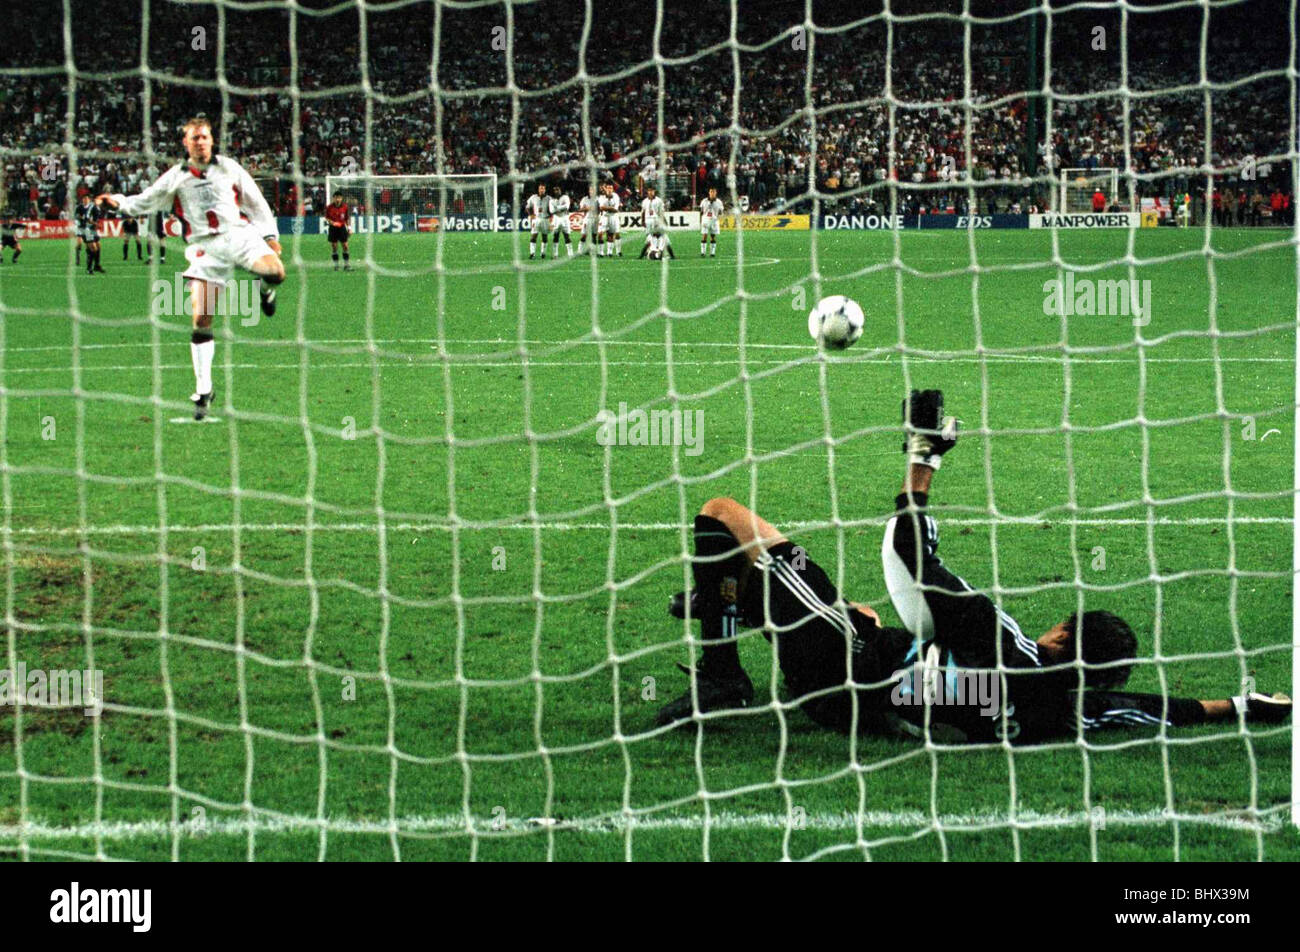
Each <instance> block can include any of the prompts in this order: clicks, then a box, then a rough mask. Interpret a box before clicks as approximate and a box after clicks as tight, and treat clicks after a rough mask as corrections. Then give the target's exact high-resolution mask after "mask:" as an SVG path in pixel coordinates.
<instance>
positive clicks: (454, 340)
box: [5, 329, 1292, 367]
mask: <svg viewBox="0 0 1300 952" xmlns="http://www.w3.org/2000/svg"><path fill="white" fill-rule="evenodd" d="M615 332H616V331H613V332H607V336H605V337H604V338H602V339H600V340H595V339H593V338H583V339H580V340H572V339H566V338H544V337H526V338H524V339H523V340H518V339H514V338H504V337H448V338H445V339H443V340H435V339H433V338H430V337H375V338H365V337H330V338H321V339H308V340H302V341H298V340H270V341H250V342H249V343H250V344H251V345H252V346H253V347H255V348H257V349H262V348H271V347H281V348H285V349H289V348H296V349H305V350H308V351H309V352H313V353H314V352H315V349H316V348H328V347H376V348H382V347H383V346H384V345H385V344H424V345H426V346H429V347H436V346H437V345H439V344H446V345H461V344H464V345H475V346H478V345H488V346H492V347H501V348H506V349H509V350H513V349H515V348H518V347H521V346H522V347H539V348H541V347H599V346H604V347H607V348H619V347H653V348H656V349H659V350H662V349H663V348H664V346H665V342H664V341H662V340H622V339H620V338H618V337H614V336H610V335H612V333H615ZM183 337H184V334H182V333H181V332H180V330H179V329H178V330H177V333H176V334H175V335H170V336H169V339H168V340H167V341H164V342H163V343H162V344H161V345H160V347H161V349H164V350H166V349H175V350H180V349H182V348H188V346H189V345H188V343H187V342H185V341H184V340H183ZM173 338H174V339H173ZM1185 339H1186V340H1192V341H1195V340H1200V339H1204V340H1209V339H1210V338H1209V335H1205V336H1204V338H1196V337H1189V338H1185ZM224 342H225V341H224V339H223V341H222V343H224ZM234 343H235V344H239V343H240V342H239V341H235V342H234ZM673 346H674V348H680V349H686V348H699V347H714V348H725V349H727V350H735V349H737V348H738V347H739V346H740V344H739V342H738V341H735V340H723V341H703V340H701V341H696V340H689V339H678V340H675V341H674V342H673ZM1119 346H1124V347H1128V346H1129V345H1127V344H1125V345H1119ZM71 347H72V345H71V344H34V345H20V344H13V343H9V344H7V345H6V346H5V353H6V354H18V353H36V352H39V351H47V350H49V351H58V352H60V353H67V352H68V351H69V350H70V349H71ZM124 348H134V349H137V350H152V349H153V342H152V341H149V340H138V341H117V342H115V343H109V344H81V345H80V346H79V347H78V349H79V350H83V351H87V350H116V349H124ZM745 349H746V350H778V351H784V350H795V351H811V350H812V349H813V345H812V344H811V343H802V342H801V343H793V344H773V343H762V342H759V341H746V342H745ZM862 349H863V345H859V347H858V350H859V351H860V350H862ZM1115 349H1118V347H1116V348H1115ZM1130 349H1131V348H1130ZM320 353H321V355H322V356H333V355H331V354H330V353H329V352H328V351H326V350H321V351H320ZM1134 355H1135V357H1136V351H1134ZM376 356H381V357H387V356H395V357H400V356H404V355H403V354H402V353H401V352H392V353H391V354H381V355H376ZM412 356H414V355H412ZM454 356H457V357H472V356H474V354H473V353H456V354H455V355H454ZM887 356H888V357H889V358H890V359H896V358H901V357H902V356H906V357H907V359H909V360H922V359H924V360H955V359H958V358H966V359H968V360H980V359H984V360H1025V361H1033V360H1052V361H1056V360H1062V359H1066V358H1067V357H1068V359H1070V360H1088V359H1090V358H1091V357H1092V356H1093V355H1091V354H1087V353H1082V354H1074V355H1065V354H1057V353H1053V354H989V355H986V356H985V357H983V358H981V357H980V356H979V355H978V354H972V353H971V352H970V351H935V352H932V353H929V354H914V353H908V354H906V355H903V354H900V353H899V352H898V351H896V350H893V349H890V351H889V352H888V354H887ZM1214 359H1215V358H1213V357H1148V358H1147V360H1148V361H1152V362H1155V361H1161V362H1180V361H1196V362H1201V361H1212V360H1214ZM1219 359H1220V360H1224V361H1254V360H1273V361H1280V362H1286V361H1290V360H1291V359H1292V358H1290V357H1221V358H1219ZM83 366H84V365H83ZM131 366H132V367H137V366H138V364H133V365H131Z"/></svg>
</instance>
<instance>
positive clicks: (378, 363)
mask: <svg viewBox="0 0 1300 952" xmlns="http://www.w3.org/2000/svg"><path fill="white" fill-rule="evenodd" d="M804 349H806V350H809V353H810V356H811V348H804ZM411 356H415V355H411ZM449 356H450V357H451V358H452V359H451V361H450V364H451V366H452V367H453V368H454V369H457V370H478V369H480V368H489V367H490V368H507V369H510V370H518V369H519V368H520V367H522V366H524V364H525V362H524V361H523V360H521V359H518V358H516V359H514V360H476V359H474V357H473V355H469V354H451V355H449ZM401 357H402V355H400V354H386V355H384V356H382V357H376V360H375V361H374V363H372V362H371V361H369V360H358V361H341V362H336V361H329V360H321V361H318V362H317V363H313V364H309V365H308V368H307V369H308V372H316V373H324V372H325V371H328V370H340V369H343V370H348V369H366V370H372V369H375V368H376V367H377V368H378V369H380V370H383V371H389V370H402V369H410V370H435V371H436V370H441V368H442V364H443V361H442V359H441V358H440V357H438V356H425V355H423V354H422V355H419V358H420V359H419V360H410V359H407V360H402V359H401ZM908 360H909V361H912V362H913V363H945V364H954V363H955V364H978V363H988V364H1026V363H1062V362H1064V359H1063V358H1060V357H909V358H908ZM1071 360H1072V362H1073V363H1074V364H1076V365H1079V364H1131V365H1136V364H1137V363H1138V357H1137V356H1136V355H1135V356H1133V357H1084V358H1080V357H1075V358H1072V359H1071ZM738 362H739V358H733V359H730V360H684V359H682V358H673V359H672V360H671V361H669V360H667V359H666V358H647V359H643V360H536V359H529V360H528V361H527V366H529V367H667V366H668V365H669V364H670V363H671V365H672V366H674V367H734V366H736V364H737V363H738ZM788 362H789V361H788V360H786V359H778V358H775V357H768V358H763V357H758V358H755V357H747V358H745V365H746V366H749V367H760V366H779V365H781V364H784V363H788ZM831 362H832V363H837V364H889V363H894V362H895V358H894V355H892V354H886V355H884V356H880V357H861V358H854V357H832V358H831ZM1146 362H1147V363H1149V364H1230V363H1244V364H1263V363H1277V364H1290V363H1291V362H1292V361H1291V360H1290V359H1289V358H1286V357H1155V358H1152V357H1148V358H1147V359H1146ZM808 365H809V366H813V364H812V363H811V362H810V363H809V364H808ZM79 366H80V369H81V372H82V373H99V372H102V373H109V372H112V373H125V372H130V371H135V372H137V373H139V374H142V375H143V374H147V373H150V372H151V371H152V369H153V368H152V367H150V366H142V365H140V364H121V365H105V366H97V365H95V364H80V365H79ZM157 369H159V370H189V369H191V368H190V364H189V363H174V364H158V365H157ZM219 369H222V368H219ZM224 369H227V370H298V371H301V370H302V364H301V363H299V362H297V361H295V362H294V363H290V364H259V363H240V364H225V365H224ZM72 370H73V365H71V364H67V365H64V364H60V365H59V366H55V367H6V368H5V370H4V373H5V374H13V375H15V376H16V375H18V374H47V373H71V372H72Z"/></svg>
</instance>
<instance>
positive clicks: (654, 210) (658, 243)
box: [641, 185, 677, 259]
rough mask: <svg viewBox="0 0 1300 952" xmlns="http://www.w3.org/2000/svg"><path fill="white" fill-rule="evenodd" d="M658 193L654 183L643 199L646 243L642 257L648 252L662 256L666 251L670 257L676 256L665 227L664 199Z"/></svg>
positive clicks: (651, 254)
mask: <svg viewBox="0 0 1300 952" xmlns="http://www.w3.org/2000/svg"><path fill="white" fill-rule="evenodd" d="M655 193H656V189H655V187H654V186H653V185H651V186H650V187H649V188H647V189H646V190H645V198H643V199H642V200H641V222H642V224H643V225H644V226H645V244H644V245H643V246H642V247H641V257H642V258H644V257H645V256H646V255H647V254H649V255H650V257H651V258H655V259H658V258H662V257H663V253H664V252H665V251H667V252H668V257H670V258H676V257H677V255H675V254H674V253H673V246H672V245H670V244H669V243H668V229H667V228H665V227H664V200H663V199H662V198H660V197H659V196H658V195H657V194H655Z"/></svg>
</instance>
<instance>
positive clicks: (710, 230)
mask: <svg viewBox="0 0 1300 952" xmlns="http://www.w3.org/2000/svg"><path fill="white" fill-rule="evenodd" d="M717 233H718V220H717V219H716V218H715V219H713V220H712V221H701V222H700V234H701V235H716V234H717Z"/></svg>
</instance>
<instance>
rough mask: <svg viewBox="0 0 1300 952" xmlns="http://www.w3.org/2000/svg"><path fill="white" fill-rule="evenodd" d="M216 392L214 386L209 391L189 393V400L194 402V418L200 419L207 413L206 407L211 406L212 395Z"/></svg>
mask: <svg viewBox="0 0 1300 952" xmlns="http://www.w3.org/2000/svg"><path fill="white" fill-rule="evenodd" d="M214 393H216V389H215V388H214V389H213V390H212V391H211V392H210V393H195V394H191V395H190V400H192V401H193V402H194V419H196V420H202V419H203V418H204V417H206V416H207V415H208V408H209V407H211V406H212V395H213V394H214Z"/></svg>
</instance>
